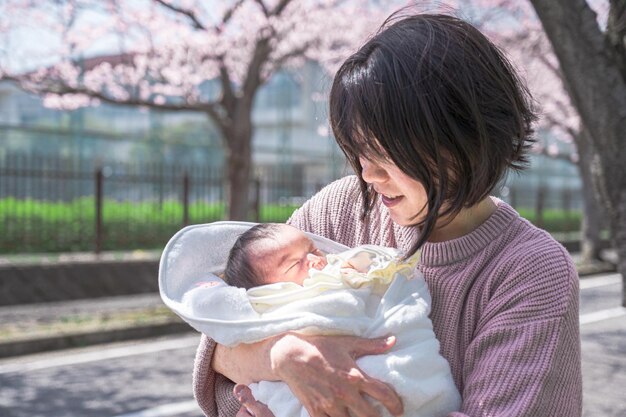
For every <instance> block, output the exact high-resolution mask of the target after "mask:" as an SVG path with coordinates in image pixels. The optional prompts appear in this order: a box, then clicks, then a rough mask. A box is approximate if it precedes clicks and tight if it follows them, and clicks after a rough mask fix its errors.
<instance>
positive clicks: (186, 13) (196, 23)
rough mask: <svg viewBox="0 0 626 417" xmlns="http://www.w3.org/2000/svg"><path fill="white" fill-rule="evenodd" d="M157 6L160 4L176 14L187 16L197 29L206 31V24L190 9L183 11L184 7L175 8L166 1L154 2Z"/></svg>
mask: <svg viewBox="0 0 626 417" xmlns="http://www.w3.org/2000/svg"><path fill="white" fill-rule="evenodd" d="M152 1H154V2H155V3H157V4H160V5H161V6H163V7H165V8H166V9H169V10H171V11H173V12H176V13H178V14H182V15H183V16H186V17H187V18H188V19H189V20H190V21H191V23H192V25H193V27H194V28H196V29H200V30H206V29H207V28H206V26H204V24H203V23H202V22H201V21H200V20H199V19H198V17H197V16H196V14H195V13H194V12H193V11H191V10H188V9H183V8H182V7H177V6H174V5H173V4H171V3H169V2H167V1H165V0H152Z"/></svg>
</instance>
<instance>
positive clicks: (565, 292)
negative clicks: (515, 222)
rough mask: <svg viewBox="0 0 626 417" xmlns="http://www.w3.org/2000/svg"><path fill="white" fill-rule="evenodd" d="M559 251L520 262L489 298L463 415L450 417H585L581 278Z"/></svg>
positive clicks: (473, 346)
mask: <svg viewBox="0 0 626 417" xmlns="http://www.w3.org/2000/svg"><path fill="white" fill-rule="evenodd" d="M535 246H536V245H535ZM556 246H557V245H554V246H553V247H552V248H549V249H547V250H545V249H544V250H543V251H542V250H539V249H537V248H534V253H530V254H529V255H524V256H520V260H519V262H518V263H517V265H514V266H512V268H511V270H510V273H509V274H507V276H506V279H503V280H502V282H501V283H499V284H498V285H496V286H494V287H495V288H493V289H492V291H493V294H492V297H491V299H490V300H485V302H487V303H488V305H487V308H486V309H485V310H484V314H482V316H481V318H480V320H479V323H477V326H476V331H475V336H474V337H473V339H472V342H471V343H470V345H469V347H468V349H467V351H466V352H464V360H463V376H462V380H463V389H462V392H461V395H462V398H463V405H462V411H461V412H457V413H452V414H450V416H449V417H467V416H486V415H489V416H516V417H531V416H532V417H543V416H545V417H558V416H562V417H566V416H567V417H575V416H580V415H581V413H582V378H581V369H580V338H579V325H578V276H577V273H576V270H575V269H574V266H573V264H572V262H571V258H569V256H568V255H567V254H566V253H565V250H564V249H563V248H562V247H560V245H559V246H558V247H556ZM525 250H529V251H533V248H524V247H520V248H519V251H520V253H524V252H525Z"/></svg>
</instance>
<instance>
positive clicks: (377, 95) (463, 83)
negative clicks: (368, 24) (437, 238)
mask: <svg viewBox="0 0 626 417" xmlns="http://www.w3.org/2000/svg"><path fill="white" fill-rule="evenodd" d="M329 112H330V124H331V126H332V129H333V133H334V135H335V138H336V140H337V143H338V144H339V146H340V147H341V149H342V151H343V152H344V154H345V155H346V157H347V159H348V161H349V162H350V164H351V165H352V167H353V168H354V170H355V172H356V174H357V175H358V176H359V178H360V183H361V192H362V194H363V197H364V198H363V203H364V204H363V213H362V219H363V220H365V219H366V217H367V214H368V213H369V211H370V210H371V209H372V208H373V205H374V203H375V198H374V197H375V194H374V193H373V190H372V189H371V187H370V186H369V185H368V184H367V183H366V182H365V181H364V180H363V178H362V172H363V167H362V166H361V163H360V160H359V158H360V157H363V158H365V159H368V160H371V161H374V162H376V161H383V160H391V161H392V162H393V163H394V164H395V165H396V166H397V167H398V168H399V169H400V170H401V171H402V172H403V173H405V174H406V175H408V176H409V177H411V178H412V179H414V180H416V181H418V182H420V183H421V184H422V185H423V186H424V188H425V190H426V193H427V199H428V204H427V207H426V209H427V214H426V217H425V218H424V219H423V220H422V221H417V220H415V222H414V225H416V226H419V227H420V228H421V233H420V235H419V239H417V241H416V242H415V244H414V245H413V247H412V248H411V249H410V250H409V251H408V252H407V256H410V255H411V254H412V253H415V252H416V251H417V250H418V249H419V248H420V246H422V245H423V244H424V242H426V240H427V239H428V237H429V236H430V234H431V233H432V232H433V230H434V227H435V224H436V222H437V220H438V218H439V217H443V216H448V215H450V216H452V217H453V216H454V215H456V214H458V213H459V212H460V211H461V210H462V209H463V208H465V207H471V206H473V205H475V204H477V203H479V202H480V201H482V200H483V199H484V198H486V197H487V196H488V195H489V194H490V193H491V192H492V191H493V190H494V188H495V187H496V186H497V185H498V183H499V182H500V181H501V180H502V179H503V178H504V177H505V176H506V172H507V171H508V169H509V168H512V169H514V170H521V169H523V168H525V167H526V165H527V164H528V156H527V155H528V151H529V149H530V147H531V145H532V143H533V142H534V139H533V138H532V122H533V121H534V120H535V113H534V109H533V102H532V98H531V97H530V94H529V92H528V90H527V88H526V87H525V86H524V84H523V83H522V82H521V81H520V79H519V78H518V76H517V74H516V73H515V70H514V69H513V67H512V65H511V64H510V63H509V61H508V60H507V58H506V57H505V56H504V54H503V53H502V52H501V51H500V50H499V49H498V48H497V47H496V46H495V45H494V44H493V43H492V42H490V41H489V40H488V39H487V38H486V37H485V35H483V34H482V33H481V32H480V31H479V30H478V29H476V28H475V27H473V26H472V25H471V24H469V23H467V22H465V21H463V20H461V19H458V18H456V17H453V16H448V15H438V14H418V15H410V16H406V14H405V10H401V11H400V13H397V14H394V15H392V16H391V17H390V18H389V19H387V21H386V22H385V23H384V24H383V26H382V27H381V28H380V30H379V31H378V33H377V34H376V35H375V36H373V37H372V38H371V39H370V40H369V41H367V43H365V45H363V46H362V47H361V48H360V49H359V50H358V51H357V52H356V53H354V54H353V55H352V56H350V57H349V58H348V59H347V60H346V61H345V62H344V63H343V65H342V66H341V68H340V69H339V70H338V72H337V74H336V76H335V78H334V81H333V85H332V89H331V93H330V110H329ZM420 209H421V207H416V213H415V214H416V216H415V218H416V217H417V215H418V214H419V213H417V211H419V210H420ZM415 218H414V219H415Z"/></svg>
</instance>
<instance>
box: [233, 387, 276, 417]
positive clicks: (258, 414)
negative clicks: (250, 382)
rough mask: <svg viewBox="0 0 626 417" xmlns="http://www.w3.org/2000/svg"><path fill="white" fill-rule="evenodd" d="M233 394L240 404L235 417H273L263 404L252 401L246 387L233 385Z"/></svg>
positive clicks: (250, 393) (248, 389) (252, 398)
mask: <svg viewBox="0 0 626 417" xmlns="http://www.w3.org/2000/svg"><path fill="white" fill-rule="evenodd" d="M233 394H234V395H235V398H237V400H238V401H239V402H240V403H241V408H240V409H239V411H238V412H237V416H236V417H274V414H273V413H272V412H271V411H270V409H269V408H267V406H266V405H265V404H263V403H260V402H258V401H257V400H255V399H254V397H253V396H252V392H251V391H250V388H248V386H247V385H242V384H237V385H235V388H234V389H233Z"/></svg>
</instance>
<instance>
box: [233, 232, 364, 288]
mask: <svg viewBox="0 0 626 417" xmlns="http://www.w3.org/2000/svg"><path fill="white" fill-rule="evenodd" d="M375 258H376V254H375V253H372V252H370V251H367V250H362V251H359V252H357V253H355V254H353V255H352V256H351V257H350V258H349V259H347V260H345V261H342V262H341V265H340V273H341V275H342V276H343V277H346V278H347V277H349V276H351V275H353V274H356V273H360V274H367V272H368V271H369V270H370V268H371V267H372V266H373V265H374V260H375ZM327 265H328V260H327V259H326V256H325V254H323V253H322V252H321V251H320V250H319V249H318V248H317V247H315V244H314V243H313V241H312V240H311V239H309V238H308V237H307V235H306V234H304V233H303V232H302V231H300V230H298V229H296V228H295V227H292V226H289V225H286V224H277V223H261V224H258V225H256V226H254V227H251V228H250V229H249V230H248V231H246V232H244V233H243V234H242V235H241V236H239V238H238V239H237V241H236V242H235V244H234V245H233V247H232V249H231V251H230V254H229V256H228V261H227V263H226V269H225V270H224V279H225V281H226V282H227V283H228V284H229V285H232V286H235V287H239V288H245V289H250V288H253V287H257V286H259V285H266V284H273V283H277V282H293V283H296V284H298V285H302V284H303V283H304V280H305V279H306V278H309V276H310V271H311V269H313V270H318V271H321V270H323V269H324V268H325V267H326V266H327Z"/></svg>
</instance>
